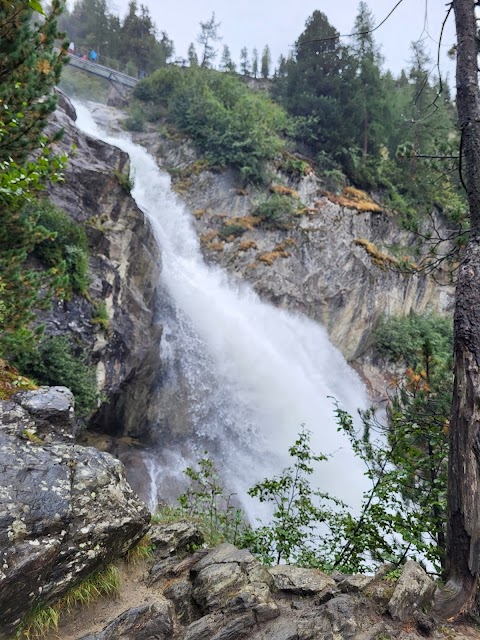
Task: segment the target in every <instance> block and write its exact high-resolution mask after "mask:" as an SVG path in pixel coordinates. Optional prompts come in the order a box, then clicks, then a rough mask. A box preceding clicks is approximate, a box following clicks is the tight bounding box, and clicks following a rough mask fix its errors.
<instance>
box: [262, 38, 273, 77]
mask: <svg viewBox="0 0 480 640" xmlns="http://www.w3.org/2000/svg"><path fill="white" fill-rule="evenodd" d="M271 64H272V56H271V55H270V47H269V46H268V44H267V45H265V48H264V50H263V53H262V62H261V69H260V73H261V74H262V78H265V79H266V78H268V77H269V75H270V65H271Z"/></svg>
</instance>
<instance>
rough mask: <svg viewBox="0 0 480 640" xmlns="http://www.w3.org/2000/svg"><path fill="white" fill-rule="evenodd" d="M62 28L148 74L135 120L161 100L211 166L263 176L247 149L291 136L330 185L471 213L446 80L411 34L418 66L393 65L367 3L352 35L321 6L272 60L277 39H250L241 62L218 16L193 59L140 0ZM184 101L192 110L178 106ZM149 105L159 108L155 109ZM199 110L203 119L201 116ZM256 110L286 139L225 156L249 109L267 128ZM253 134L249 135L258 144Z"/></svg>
mask: <svg viewBox="0 0 480 640" xmlns="http://www.w3.org/2000/svg"><path fill="white" fill-rule="evenodd" d="M60 26H61V28H62V29H63V30H64V31H65V32H66V33H67V34H68V38H69V39H72V40H74V41H75V46H76V50H77V51H78V52H82V51H88V50H89V49H90V48H92V47H94V48H95V50H96V51H97V52H99V54H100V58H99V61H100V62H102V61H103V62H104V64H108V65H111V66H114V67H115V66H117V67H119V68H120V67H121V68H123V69H127V70H128V69H129V70H130V71H131V73H132V74H133V75H135V74H140V73H141V75H142V76H143V75H144V73H146V74H148V75H149V76H150V77H149V78H148V79H147V80H145V81H144V82H142V83H141V84H140V85H139V87H138V89H137V91H136V96H137V98H138V99H139V102H140V103H143V104H141V109H140V110H141V111H142V112H143V113H142V114H139V110H137V111H136V116H137V118H136V119H137V122H136V126H137V127H138V126H141V123H140V121H141V120H142V118H144V117H145V115H146V117H147V118H148V117H149V118H150V119H153V120H155V118H158V117H159V116H160V111H159V104H162V105H163V108H164V110H166V112H167V117H168V118H169V119H170V120H171V121H173V122H174V123H175V125H176V126H177V127H178V128H179V129H180V130H182V129H183V130H185V131H186V132H187V133H188V134H189V135H190V136H191V137H192V138H193V140H194V141H196V142H197V143H198V144H199V146H200V148H201V149H202V150H203V151H206V152H208V153H209V154H210V157H211V159H212V162H213V164H215V163H217V164H218V163H219V164H224V163H225V162H227V163H228V162H230V163H231V164H232V165H233V166H237V167H238V168H239V169H240V170H241V169H242V166H245V169H244V171H243V173H244V175H247V176H250V177H251V178H252V179H255V178H259V177H261V176H260V173H261V172H260V169H258V170H254V171H252V170H251V168H248V166H247V165H248V162H247V161H246V158H247V156H248V155H249V156H250V158H253V156H256V157H257V158H261V157H264V158H266V159H269V158H270V159H271V158H272V157H273V156H274V155H275V154H278V151H279V148H280V147H282V146H283V147H285V146H286V147H287V148H290V149H294V150H296V151H297V152H302V153H303V154H304V155H306V156H308V158H309V160H313V162H314V164H315V167H316V169H317V170H318V171H319V172H321V173H322V175H324V176H325V177H326V179H327V180H328V182H329V184H331V186H332V189H333V190H341V189H342V188H343V187H344V186H345V184H346V183H347V181H349V182H350V183H352V184H353V185H355V186H357V187H360V188H362V189H367V190H369V191H374V192H376V193H378V195H379V197H381V199H382V200H383V201H384V202H385V204H386V205H387V206H389V208H391V209H393V210H396V211H397V212H398V213H400V214H401V215H402V216H403V219H404V223H405V224H407V225H409V226H410V227H411V228H414V227H415V225H416V219H417V214H418V213H419V212H420V211H423V212H425V211H430V210H431V208H432V207H437V208H438V209H439V210H440V211H444V212H445V213H446V214H447V215H448V216H449V217H451V218H453V219H454V220H456V221H459V222H461V221H462V220H463V218H464V212H465V200H464V196H463V190H462V188H461V185H460V184H459V180H458V177H457V174H456V171H455V169H456V165H455V161H454V160H451V159H450V158H451V156H455V152H454V150H455V149H456V148H457V147H458V141H459V138H458V132H457V129H456V114H455V107H454V103H453V100H452V98H451V96H450V91H449V87H448V84H447V83H445V82H443V83H441V81H440V79H439V78H438V77H437V76H436V75H435V71H436V68H435V66H434V64H433V61H432V59H431V57H430V54H429V51H428V49H427V47H426V43H425V42H424V41H419V42H414V43H412V45H411V58H410V64H409V66H408V68H406V69H404V70H402V72H401V73H400V74H399V75H398V76H394V75H393V74H392V73H391V72H390V71H388V70H386V69H385V68H384V64H383V58H382V55H381V51H380V48H379V46H378V45H377V44H376V42H375V39H374V36H373V34H372V31H371V30H372V28H373V26H374V16H373V14H372V13H371V11H370V10H369V8H368V5H367V4H366V3H365V2H360V4H359V8H358V14H357V16H356V18H355V21H354V24H353V25H352V32H353V35H352V36H351V37H350V38H344V37H343V38H340V35H339V32H338V31H337V29H335V27H334V26H333V25H331V24H330V22H329V20H328V17H327V16H326V15H325V14H324V13H322V12H321V11H315V12H314V13H313V14H312V15H311V16H310V18H309V19H308V20H307V22H306V25H305V29H304V31H303V32H302V33H301V34H300V35H299V36H298V38H297V40H296V42H295V47H294V49H293V51H292V53H290V55H289V56H288V58H285V57H284V56H280V59H279V60H278V62H277V65H276V66H275V67H273V66H272V61H271V56H270V50H269V47H268V45H267V46H265V47H264V48H263V50H262V54H261V55H259V53H258V51H259V50H257V49H254V50H253V51H252V52H251V53H250V54H249V52H248V50H247V48H245V47H244V48H243V49H242V52H241V60H240V64H239V65H238V66H237V65H236V64H235V62H234V61H233V60H232V57H231V54H230V49H229V47H228V45H223V47H220V44H219V43H220V40H221V37H220V29H221V24H220V23H219V22H216V19H215V15H212V17H211V18H210V19H209V20H206V21H205V22H202V23H201V24H200V25H199V32H198V38H197V42H196V43H191V45H190V47H189V50H188V58H187V59H179V58H174V51H175V47H174V43H173V42H172V40H171V39H170V38H169V37H168V35H167V34H166V33H165V31H159V30H158V28H157V27H156V25H155V24H154V23H153V22H152V19H151V17H150V14H149V11H148V9H147V8H146V7H145V6H143V5H140V7H139V6H138V5H137V4H136V2H135V1H132V2H130V4H129V9H128V13H127V14H126V15H125V16H124V18H123V19H120V18H119V16H118V15H116V14H114V13H112V12H110V11H109V10H108V5H107V4H106V2H105V0H78V1H77V2H76V3H75V5H74V8H73V9H72V11H71V12H70V13H64V14H63V15H62V17H61V21H60ZM162 69H163V70H162ZM247 78H252V79H254V82H255V80H256V84H254V85H253V86H257V87H258V89H259V90H258V91H257V92H256V93H257V94H258V93H259V92H262V93H263V94H265V89H266V92H267V94H266V95H263V97H260V96H258V95H257V97H256V98H255V96H254V95H252V94H253V93H255V92H252V91H250V92H249V91H247V90H246V89H242V87H241V86H240V85H241V81H242V80H243V81H245V80H246V79H247ZM262 83H263V84H262ZM251 86H252V85H249V87H251ZM262 90H263V91H262ZM234 96H235V97H234ZM241 96H243V97H241ZM247 96H248V100H249V101H250V105H249V107H247V106H246V103H247V101H248V100H247ZM183 99H185V100H187V101H188V104H189V107H188V109H189V113H188V115H186V113H182V108H180V109H179V108H177V106H176V105H179V104H181V101H182V100H183ZM255 101H256V102H255ZM272 101H273V103H272ZM254 103H255V104H254ZM274 103H276V104H277V105H278V106H279V107H280V108H281V109H277V108H276V107H275V106H274ZM151 105H156V107H155V108H154V109H153V110H152V109H151V108H150V109H149V106H151ZM194 105H195V106H194ZM240 105H241V106H240ZM200 109H202V110H203V114H202V117H201V118H200V117H199V116H198V117H197V118H196V117H195V113H197V114H198V113H199V112H200ZM255 109H260V112H261V113H262V114H264V117H265V119H266V120H265V122H266V126H265V127H264V131H265V130H266V129H269V130H270V131H271V132H273V133H275V134H278V136H279V138H276V137H275V136H274V135H270V136H269V138H270V139H269V145H270V146H268V145H267V146H265V144H264V142H260V143H259V148H258V149H257V150H256V151H255V152H254V151H253V148H252V149H243V151H245V153H244V160H245V162H246V165H242V164H241V162H242V161H240V164H239V160H238V158H235V159H231V160H229V159H228V158H224V155H223V153H224V152H223V150H222V148H221V147H222V146H223V147H225V148H230V146H231V145H230V140H228V139H227V138H228V137H229V136H233V138H235V133H232V129H235V127H237V128H238V131H237V133H238V137H239V139H241V138H242V136H243V138H245V136H244V135H243V133H244V132H240V130H241V128H242V118H243V117H244V116H245V115H247V119H248V120H249V123H250V124H251V125H252V126H253V127H254V129H255V132H256V134H258V133H259V132H260V131H259V130H260V127H255V122H258V118H257V115H256V114H255ZM133 111H134V113H135V107H133ZM282 111H283V114H284V115H283V116H282ZM194 112H195V113H194ZM274 114H275V115H274ZM249 116H250V117H249ZM182 120H183V123H182ZM187 120H188V125H187V123H186V121H187ZM267 123H268V124H267ZM133 126H135V124H134V125H133ZM218 126H219V127H220V129H222V130H224V131H225V130H226V129H228V136H223V142H221V141H220V140H219V138H220V136H219V135H217V136H215V135H214V132H215V129H216V128H217V127H218ZM260 137H261V139H262V140H263V138H264V136H260ZM215 138H216V139H217V142H218V144H219V148H218V150H217V152H216V151H215V149H214V146H215V144H216V141H215ZM256 138H257V135H252V136H250V137H249V140H250V141H253V144H255V140H256ZM207 147H208V148H207ZM237 148H238V145H237ZM449 159H450V160H449ZM257 164H258V163H257Z"/></svg>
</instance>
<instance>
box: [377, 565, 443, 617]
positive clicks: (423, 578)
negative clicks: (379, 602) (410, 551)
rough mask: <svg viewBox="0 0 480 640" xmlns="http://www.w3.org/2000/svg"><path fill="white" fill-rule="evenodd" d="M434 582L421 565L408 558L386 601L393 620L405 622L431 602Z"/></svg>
mask: <svg viewBox="0 0 480 640" xmlns="http://www.w3.org/2000/svg"><path fill="white" fill-rule="evenodd" d="M435 588H436V587H435V583H434V582H433V580H432V579H431V578H429V577H428V576H427V574H426V573H425V571H424V570H423V569H422V567H421V566H420V565H419V564H417V563H416V562H414V561H413V560H409V561H408V562H406V563H405V566H404V567H403V571H402V575H401V576H400V578H399V579H398V582H397V584H396V586H395V591H394V592H393V594H392V597H391V598H390V602H389V603H388V611H389V613H390V615H391V616H392V618H393V619H394V620H400V621H401V622H405V621H406V620H409V619H410V618H412V617H413V616H414V614H415V613H417V612H421V611H422V610H423V608H424V607H428V606H430V605H431V603H432V599H433V595H434V593H435Z"/></svg>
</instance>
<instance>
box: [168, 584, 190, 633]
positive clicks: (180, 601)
mask: <svg viewBox="0 0 480 640" xmlns="http://www.w3.org/2000/svg"><path fill="white" fill-rule="evenodd" d="M163 595H164V596H165V598H167V599H168V600H170V601H171V602H172V604H173V607H174V609H175V613H176V615H177V618H178V620H179V621H180V624H182V625H184V626H185V625H189V624H191V623H192V622H194V620H197V618H198V617H199V612H198V607H196V605H195V603H194V601H193V598H192V584H191V583H190V582H189V581H187V580H178V581H177V582H174V583H173V584H171V585H170V586H169V587H167V588H166V589H165V590H164V591H163Z"/></svg>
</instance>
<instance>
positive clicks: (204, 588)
mask: <svg viewBox="0 0 480 640" xmlns="http://www.w3.org/2000/svg"><path fill="white" fill-rule="evenodd" d="M246 585H247V578H246V575H245V574H244V573H243V571H242V570H241V568H240V567H239V565H238V564H236V563H234V562H227V563H223V564H212V565H209V566H207V567H205V568H204V569H202V570H201V571H200V572H199V573H198V575H197V577H196V578H195V581H194V583H193V599H194V600H195V602H196V603H197V604H198V605H199V606H200V608H201V609H202V611H204V612H205V613H210V612H212V611H214V610H216V609H219V608H222V607H224V606H225V605H226V603H227V601H228V600H229V599H230V598H231V597H232V593H235V592H238V591H240V589H242V588H243V587H245V586H246Z"/></svg>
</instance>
